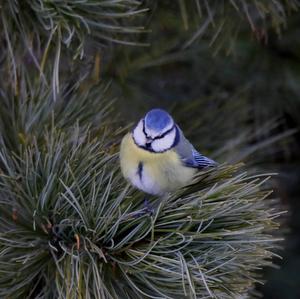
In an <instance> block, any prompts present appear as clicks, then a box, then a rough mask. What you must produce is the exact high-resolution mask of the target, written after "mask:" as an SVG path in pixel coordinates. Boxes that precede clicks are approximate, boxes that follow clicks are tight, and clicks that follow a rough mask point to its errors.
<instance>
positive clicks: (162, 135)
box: [154, 125, 175, 140]
mask: <svg viewBox="0 0 300 299" xmlns="http://www.w3.org/2000/svg"><path fill="white" fill-rule="evenodd" d="M174 128H175V125H173V126H172V128H171V129H169V130H168V131H166V132H165V133H163V134H161V135H159V136H157V137H155V138H154V140H157V139H162V138H164V137H165V136H166V135H168V134H169V133H171V132H172V131H173V130H174Z"/></svg>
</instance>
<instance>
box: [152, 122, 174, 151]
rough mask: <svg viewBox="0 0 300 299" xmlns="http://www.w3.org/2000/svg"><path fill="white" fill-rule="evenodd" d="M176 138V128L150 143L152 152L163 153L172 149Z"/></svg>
mask: <svg viewBox="0 0 300 299" xmlns="http://www.w3.org/2000/svg"><path fill="white" fill-rule="evenodd" d="M175 138H176V128H174V129H173V130H172V131H171V132H169V133H168V134H166V136H164V137H163V138H159V139H155V140H154V141H152V144H151V146H152V149H153V151H154V152H164V151H166V150H168V149H170V148H171V147H172V145H173V144H174V142H175Z"/></svg>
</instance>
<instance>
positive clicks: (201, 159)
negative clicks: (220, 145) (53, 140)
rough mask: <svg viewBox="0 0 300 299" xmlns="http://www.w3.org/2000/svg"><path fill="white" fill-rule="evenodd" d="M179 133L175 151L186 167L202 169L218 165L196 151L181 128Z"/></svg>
mask: <svg viewBox="0 0 300 299" xmlns="http://www.w3.org/2000/svg"><path fill="white" fill-rule="evenodd" d="M177 128H178V127H177ZM178 132H179V136H178V144H177V145H176V146H175V148H174V149H175V151H176V152H177V154H178V155H179V156H180V158H181V161H182V162H183V164H184V165H185V166H187V167H194V168H199V169H202V168H206V167H210V166H216V165H217V164H218V163H216V162H215V161H214V160H212V159H209V158H207V157H205V156H203V155H202V154H200V153H199V152H198V151H196V149H195V148H194V147H193V145H192V144H191V143H190V142H189V141H188V140H187V139H186V138H185V137H184V135H183V133H182V131H181V130H180V129H179V128H178Z"/></svg>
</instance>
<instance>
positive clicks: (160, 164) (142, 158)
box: [119, 108, 217, 195]
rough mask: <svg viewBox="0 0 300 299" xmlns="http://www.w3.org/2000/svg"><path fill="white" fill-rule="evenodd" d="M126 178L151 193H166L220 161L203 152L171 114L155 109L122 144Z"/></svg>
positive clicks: (122, 163) (187, 182) (121, 153)
mask: <svg viewBox="0 0 300 299" xmlns="http://www.w3.org/2000/svg"><path fill="white" fill-rule="evenodd" d="M119 159H120V167H121V172H122V174H123V176H124V177H125V179H126V180H127V181H129V182H130V183H131V184H132V185H133V186H134V187H136V188H137V189H140V190H142V191H143V192H145V193H148V194H151V195H165V194H168V193H169V192H171V191H174V190H177V189H179V188H181V187H184V186H186V185H188V184H189V183H190V182H191V181H192V179H193V177H194V176H195V174H196V172H197V171H199V170H201V169H205V168H208V167H214V166H216V165H217V163H216V162H215V161H214V160H212V159H210V158H207V157H205V156H204V155H202V154H200V153H199V152H198V151H197V150H196V149H195V148H194V146H193V145H192V144H191V143H190V142H189V141H188V140H187V139H186V138H185V136H184V134H183V132H182V130H181V129H180V128H179V126H178V125H177V124H176V123H175V121H174V119H173V118H172V116H171V115H170V114H169V113H168V112H167V111H165V110H163V109H160V108H155V109H152V110H150V111H148V112H147V113H146V115H145V116H144V117H143V118H141V119H140V120H139V121H138V123H137V124H136V126H135V127H134V129H133V130H132V131H131V132H128V133H127V134H126V135H125V136H124V137H123V139H122V141H121V145H120V154H119Z"/></svg>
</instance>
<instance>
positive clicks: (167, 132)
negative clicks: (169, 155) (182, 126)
mask: <svg viewBox="0 0 300 299" xmlns="http://www.w3.org/2000/svg"><path fill="white" fill-rule="evenodd" d="M174 128H175V124H173V126H172V127H171V128H170V129H169V130H168V131H166V132H165V133H163V134H161V135H159V136H157V137H154V138H153V140H157V139H162V138H164V137H165V136H166V135H167V134H169V133H170V132H171V131H172V130H173V129H174ZM143 132H144V134H145V136H146V137H147V138H149V139H152V138H151V137H150V136H149V135H148V134H147V133H146V129H145V119H143Z"/></svg>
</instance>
